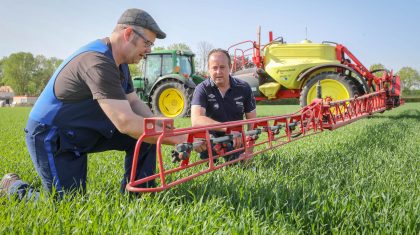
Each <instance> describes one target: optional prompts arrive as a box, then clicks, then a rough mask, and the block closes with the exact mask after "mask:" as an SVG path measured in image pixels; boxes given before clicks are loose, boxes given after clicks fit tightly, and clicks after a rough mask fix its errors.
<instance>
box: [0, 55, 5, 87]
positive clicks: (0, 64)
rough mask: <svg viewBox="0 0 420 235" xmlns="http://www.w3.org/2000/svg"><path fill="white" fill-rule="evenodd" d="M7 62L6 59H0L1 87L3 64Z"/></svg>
mask: <svg viewBox="0 0 420 235" xmlns="http://www.w3.org/2000/svg"><path fill="white" fill-rule="evenodd" d="M5 60H6V57H5V58H2V59H0V86H3V64H4V61H5Z"/></svg>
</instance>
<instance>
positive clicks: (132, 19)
mask: <svg viewBox="0 0 420 235" xmlns="http://www.w3.org/2000/svg"><path fill="white" fill-rule="evenodd" d="M117 24H126V25H133V26H140V27H143V28H146V29H148V30H151V31H152V32H154V33H156V37H157V38H159V39H164V38H166V33H164V32H163V31H162V30H161V29H160V28H159V25H158V24H157V23H156V21H155V20H154V19H153V17H152V16H151V15H149V13H147V12H145V11H143V10H141V9H137V8H131V9H128V10H126V11H125V12H124V13H123V14H122V15H121V17H120V19H118V22H117Z"/></svg>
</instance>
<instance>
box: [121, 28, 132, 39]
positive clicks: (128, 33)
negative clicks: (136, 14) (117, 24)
mask: <svg viewBox="0 0 420 235" xmlns="http://www.w3.org/2000/svg"><path fill="white" fill-rule="evenodd" d="M132 34H133V29H132V28H130V27H128V28H126V29H124V32H123V36H124V40H125V41H127V42H128V41H129V40H130V36H131V35H132Z"/></svg>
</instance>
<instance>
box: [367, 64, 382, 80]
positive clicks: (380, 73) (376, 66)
mask: <svg viewBox="0 0 420 235" xmlns="http://www.w3.org/2000/svg"><path fill="white" fill-rule="evenodd" d="M382 69H385V66H384V65H383V64H372V65H371V66H370V67H369V71H375V70H382ZM383 74H384V72H383V71H380V72H375V73H373V75H375V76H377V77H382V75H383Z"/></svg>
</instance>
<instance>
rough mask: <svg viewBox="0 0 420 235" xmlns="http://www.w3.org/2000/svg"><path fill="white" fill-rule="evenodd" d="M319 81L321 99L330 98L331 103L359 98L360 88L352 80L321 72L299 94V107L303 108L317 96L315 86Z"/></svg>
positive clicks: (339, 75) (340, 75)
mask: <svg viewBox="0 0 420 235" xmlns="http://www.w3.org/2000/svg"><path fill="white" fill-rule="evenodd" d="M318 81H321V93H322V98H323V99H325V98H327V97H329V98H331V99H332V101H337V100H345V99H349V98H352V97H355V96H360V95H362V94H363V93H361V90H360V87H359V86H358V84H356V83H357V82H355V81H354V80H353V79H351V78H349V77H346V76H345V75H342V74H339V73H334V72H323V73H320V74H318V75H316V76H314V77H313V78H311V79H310V80H309V81H308V82H307V83H306V84H305V85H304V87H303V89H302V91H301V93H300V99H299V101H300V106H302V107H305V106H306V105H308V104H310V103H311V102H312V100H314V99H315V98H316V96H317V94H316V86H317V84H318Z"/></svg>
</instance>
